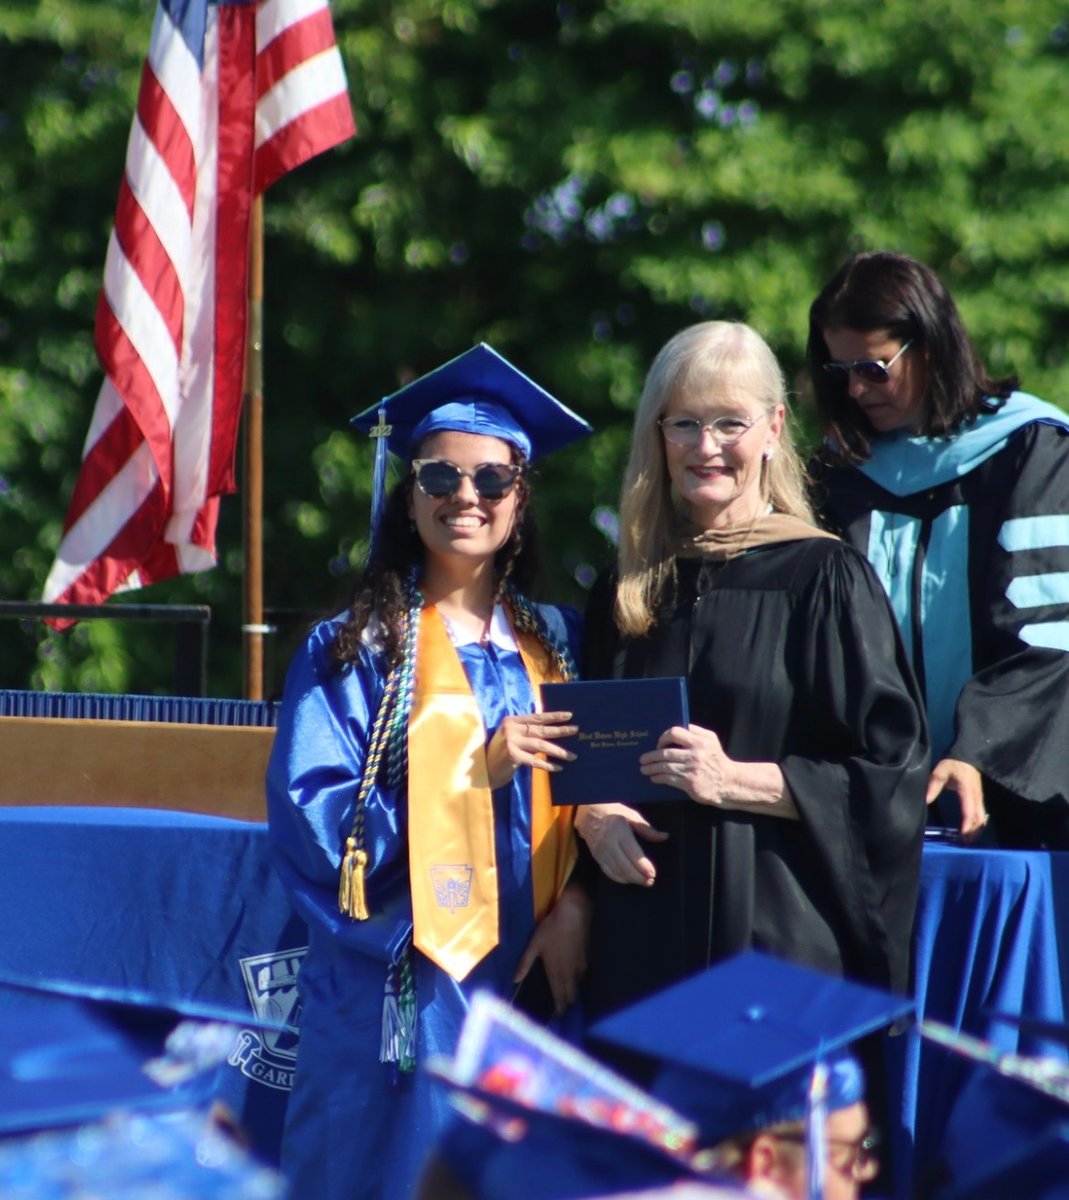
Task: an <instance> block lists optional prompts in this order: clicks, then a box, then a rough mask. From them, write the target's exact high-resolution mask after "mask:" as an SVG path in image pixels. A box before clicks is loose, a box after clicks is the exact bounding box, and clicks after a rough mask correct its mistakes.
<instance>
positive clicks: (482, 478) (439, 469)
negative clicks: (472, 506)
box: [412, 458, 523, 500]
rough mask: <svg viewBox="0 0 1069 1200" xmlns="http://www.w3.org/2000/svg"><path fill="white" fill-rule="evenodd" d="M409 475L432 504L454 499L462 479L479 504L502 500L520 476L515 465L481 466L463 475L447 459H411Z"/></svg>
mask: <svg viewBox="0 0 1069 1200" xmlns="http://www.w3.org/2000/svg"><path fill="white" fill-rule="evenodd" d="M412 474H413V475H415V477H416V483H418V484H419V490H420V491H421V492H422V493H423V494H424V495H425V496H430V497H431V499H432V500H444V499H445V498H446V497H447V496H455V495H456V494H457V491H458V490H459V489H460V481H461V480H462V479H470V480H471V484H472V487H474V488H475V492H476V495H478V496H479V498H480V499H481V500H504V498H505V497H506V496H507V495H508V494H509V493H510V492H511V491H512V489H513V488H514V487H515V486H516V480H517V479H519V477H520V475H522V474H523V467H520V466H517V465H516V464H515V463H481V464H480V465H479V466H477V467H476V468H475V470H474V471H464V470H462V469H461V468H460V467H458V466H457V464H456V463H454V462H450V461H449V459H447V458H414V459H413V460H412Z"/></svg>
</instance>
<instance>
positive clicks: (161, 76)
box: [44, 0, 355, 625]
mask: <svg viewBox="0 0 1069 1200" xmlns="http://www.w3.org/2000/svg"><path fill="white" fill-rule="evenodd" d="M205 2H206V0H194V4H201V5H205ZM185 15H186V17H187V20H186V29H185V30H183V29H182V28H180V27H179V26H178V25H177V24H176V23H175V21H174V20H172V16H171V7H170V4H169V0H161V3H160V4H159V7H158V8H157V12H156V18H155V22H154V25H153V31H152V39H151V42H150V46H149V53H148V58H147V61H146V63H145V67H144V71H143V74H142V79H141V89H140V94H139V96H138V103H137V114H136V116H135V119H134V123H133V128H132V130H131V133H130V140H129V144H128V146H127V152H126V169H125V175H124V178H123V181H122V184H121V186H120V190H119V199H118V204H117V207H116V215H115V227H114V229H113V231H112V235H111V238H110V241H109V244H108V251H107V258H106V262H105V267H104V286H103V290H102V293H101V296H100V300H99V304H98V307H97V319H96V348H97V354H98V356H99V358H100V362H101V365H102V366H103V368H104V372H105V376H106V378H105V380H104V383H103V386H102V388H101V390H100V395H99V397H98V399H97V403H96V408H95V410H94V413H93V417H92V421H91V424H90V428H89V434H88V437H87V439H86V443H85V449H84V451H83V455H82V465H81V469H80V471H79V475H78V479H77V481H76V484H75V488H74V494H73V497H72V499H71V503H70V507H69V510H68V513H67V520H66V523H65V526H64V533H63V539H62V541H61V544H60V547H59V551H58V553H57V557H56V561H55V563H54V564H53V566H52V570H51V572H50V574H49V577H48V580H47V582H46V584H45V590H44V599H45V600H46V601H48V602H54V603H71V604H95V603H100V602H102V601H103V600H105V599H106V598H107V597H108V596H109V595H111V594H113V593H114V592H117V591H122V590H127V589H131V588H137V587H143V586H145V585H147V584H150V583H153V582H155V581H157V580H160V579H165V578H167V577H169V576H172V575H176V574H184V573H187V572H193V571H202V570H206V569H208V568H210V567H212V566H214V565H215V527H216V519H217V516H218V507H219V497H220V496H221V495H223V494H225V493H227V492H232V491H233V490H234V486H235V484H234V457H235V451H236V445H237V434H238V424H239V419H240V413H241V399H242V388H243V380H244V368H245V354H246V347H245V341H246V321H247V312H246V310H247V303H248V301H247V276H248V245H249V219H250V214H251V209H252V199H253V196H254V194H256V193H257V192H260V191H263V190H264V189H265V188H267V187H269V186H270V185H271V184H272V183H273V182H274V181H275V180H277V179H278V178H279V177H280V176H281V175H283V174H285V173H286V172H287V171H290V170H292V169H293V168H294V167H296V166H299V165H300V164H301V163H303V162H305V161H306V160H307V159H308V158H310V157H312V156H313V155H315V154H318V153H320V152H321V151H323V150H326V149H329V148H330V147H331V146H334V145H337V144H338V143H339V142H341V141H343V140H344V139H345V138H347V137H349V136H351V135H352V134H353V133H354V132H355V128H354V125H353V117H352V109H351V106H350V103H349V96H348V90H347V86H346V80H345V73H344V69H343V67H342V62H341V56H340V54H339V53H338V49H337V46H336V44H335V41H334V31H333V27H332V24H331V19H330V11H329V8H328V5H327V2H326V0H263V2H261V3H259V4H254V3H240V2H238V3H233V2H231V3H224V4H220V5H216V4H214V3H211V4H206V11H205V10H203V9H202V10H201V11H200V12H198V13H197V14H196V15H197V16H198V17H200V18H202V19H203V22H204V24H203V28H204V42H203V50H202V56H201V57H202V60H203V63H201V62H200V61H198V56H197V53H196V49H197V47H191V46H190V45H189V43H188V41H187V37H188V36H189V25H190V22H189V20H188V16H189V13H188V11H187V12H186V14H185ZM57 624H59V625H63V624H66V622H57Z"/></svg>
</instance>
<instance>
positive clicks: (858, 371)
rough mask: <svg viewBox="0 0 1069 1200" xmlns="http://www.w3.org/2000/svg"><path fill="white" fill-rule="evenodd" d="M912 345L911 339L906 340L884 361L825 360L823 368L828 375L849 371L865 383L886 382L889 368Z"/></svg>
mask: <svg viewBox="0 0 1069 1200" xmlns="http://www.w3.org/2000/svg"><path fill="white" fill-rule="evenodd" d="M912 345H913V342H912V341H908V342H906V343H905V344H904V345H903V346H902V347H901V349H900V350H899V351H898V353H897V354H894V355H892V357H891V358H889V359H888V360H887V361H886V362H884V361H883V359H882V358H859V359H857V360H856V361H855V362H850V363H844V362H826V363H825V364H824V370H825V371H827V372H828V374H829V375H836V374H838V373H839V372H840V371H841V372H842V373H843V374H844V375H849V374H850V372H851V371H853V373H854V374H855V375H857V376H859V377H860V378H861V379H864V381H865V382H866V383H886V382H887V381H888V379H890V378H891V368H892V367H893V366H894V365H895V363H896V362H898V360H899V359H900V358H901V357H902V355H903V354H905V352H906V351H907V350H908V349H909V348H910V346H912Z"/></svg>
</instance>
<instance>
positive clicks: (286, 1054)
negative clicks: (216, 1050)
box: [227, 946, 308, 1092]
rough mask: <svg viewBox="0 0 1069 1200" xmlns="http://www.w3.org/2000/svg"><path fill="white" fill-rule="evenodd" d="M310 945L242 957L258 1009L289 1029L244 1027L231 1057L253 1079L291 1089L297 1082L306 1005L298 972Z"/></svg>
mask: <svg viewBox="0 0 1069 1200" xmlns="http://www.w3.org/2000/svg"><path fill="white" fill-rule="evenodd" d="M307 950H308V947H307V946H302V947H301V948H300V949H297V950H279V951H276V952H275V953H273V954H256V955H253V956H251V957H249V958H242V959H240V960H239V961H240V963H241V974H242V977H243V979H244V980H245V991H246V992H247V993H248V996H249V1004H250V1005H251V1007H252V1011H253V1012H254V1013H255V1014H256V1016H258V1017H262V1018H263V1019H264V1020H266V1021H274V1022H276V1023H278V1024H280V1025H282V1024H284V1025H285V1026H286V1029H285V1030H282V1031H279V1030H275V1029H243V1030H242V1031H241V1033H240V1034H239V1035H238V1040H237V1042H236V1043H235V1045H234V1049H233V1050H232V1051H231V1052H230V1057H229V1059H228V1060H227V1061H228V1062H229V1063H230V1065H231V1066H232V1067H237V1068H239V1070H240V1071H241V1073H242V1075H244V1076H245V1077H246V1078H248V1079H253V1080H255V1081H256V1082H257V1083H262V1084H263V1085H264V1086H265V1087H270V1088H277V1089H278V1090H279V1091H285V1092H288V1091H289V1090H290V1089H291V1088H292V1087H293V1071H294V1067H295V1066H296V1063H297V1040H298V1036H299V1034H298V1030H299V1027H300V1015H301V1006H300V1000H299V998H298V993H297V972H298V971H299V970H300V968H301V962H302V960H303V959H304V956H305V954H306V953H307Z"/></svg>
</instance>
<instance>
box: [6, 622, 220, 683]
mask: <svg viewBox="0 0 1069 1200" xmlns="http://www.w3.org/2000/svg"><path fill="white" fill-rule="evenodd" d="M0 617H10V618H11V619H13V620H19V619H25V618H28V617H29V618H34V619H37V620H46V619H48V618H56V619H58V620H64V619H68V620H78V621H99V620H104V621H162V622H165V623H167V624H169V625H172V626H173V627H174V694H175V695H176V696H203V695H205V694H206V693H207V690H208V626H209V624H210V623H211V619H212V610H211V608H209V606H208V605H207V604H42V603H38V602H36V601H23V600H0Z"/></svg>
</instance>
